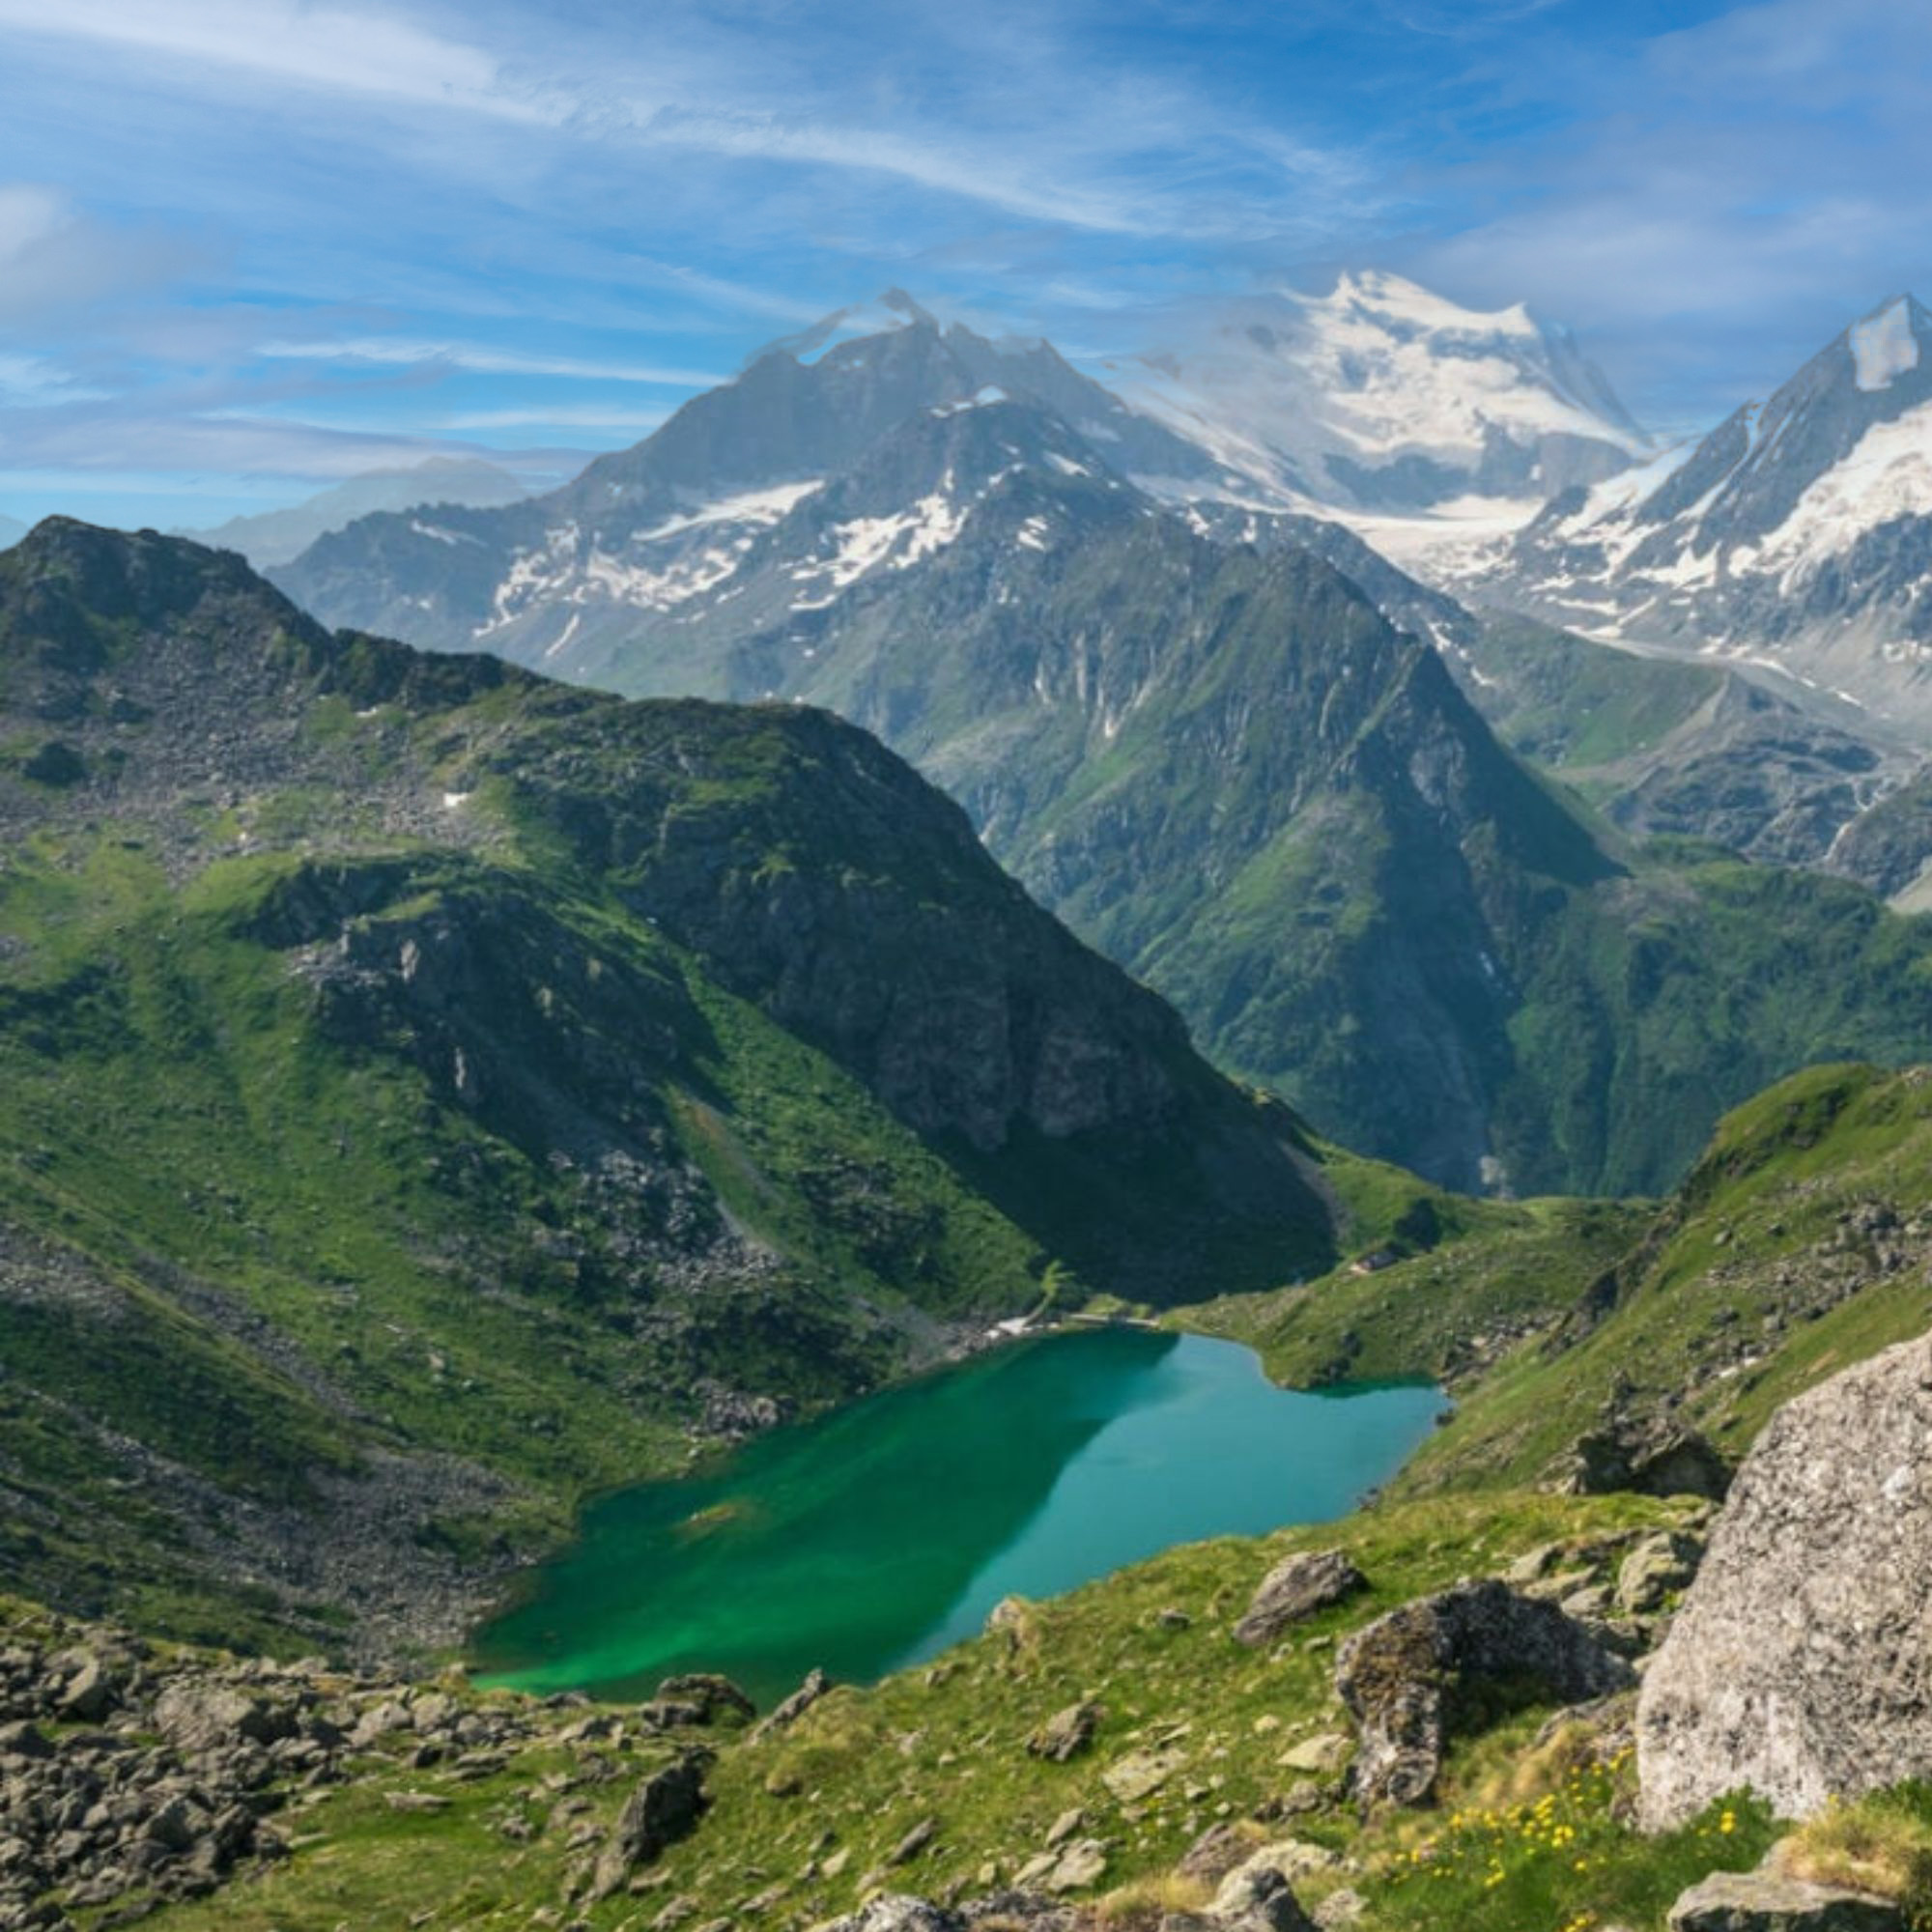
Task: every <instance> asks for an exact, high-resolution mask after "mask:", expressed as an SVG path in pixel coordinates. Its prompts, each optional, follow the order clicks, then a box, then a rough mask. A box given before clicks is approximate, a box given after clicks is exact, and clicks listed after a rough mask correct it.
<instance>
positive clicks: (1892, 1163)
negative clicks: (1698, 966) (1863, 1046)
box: [1179, 1065, 1932, 1494]
mask: <svg viewBox="0 0 1932 1932" xmlns="http://www.w3.org/2000/svg"><path fill="white" fill-rule="evenodd" d="M1380 1172H1381V1171H1378V1170H1373V1169H1370V1170H1367V1173H1368V1174H1369V1175H1370V1176H1372V1177H1374V1176H1378V1175H1379V1174H1380ZM1378 1184H1379V1185H1380V1186H1381V1187H1383V1188H1386V1187H1387V1185H1388V1183H1387V1181H1386V1180H1385V1179H1382V1180H1379V1182H1378ZM1385 1198H1387V1197H1385ZM1423 1199H1426V1197H1425V1196H1420V1195H1418V1196H1417V1200H1418V1201H1420V1200H1423ZM1451 1201H1452V1202H1453V1197H1451ZM1928 1204H1932V1079H1928V1076H1927V1075H1926V1074H1925V1073H1924V1072H1923V1071H1922V1070H1918V1069H1908V1070H1907V1071H1905V1072H1903V1073H1887V1072H1884V1071H1882V1070H1880V1069H1877V1068H1874V1067H1870V1066H1866V1065H1831V1066H1822V1067H1816V1068H1813V1069H1811V1070H1809V1071H1808V1072H1805V1073H1802V1074H1798V1075H1795V1076H1793V1077H1792V1078H1791V1079H1789V1080H1786V1081H1783V1082H1780V1083H1779V1084H1778V1085H1777V1086H1776V1087H1774V1088H1772V1089H1770V1090H1769V1091H1768V1092H1766V1093H1764V1094H1760V1095H1759V1096H1758V1097H1757V1098H1756V1099H1754V1100H1752V1101H1749V1102H1748V1103H1747V1104H1746V1105H1745V1106H1743V1107H1740V1108H1738V1109H1736V1110H1735V1111H1734V1112H1733V1113H1731V1114H1729V1115H1727V1116H1726V1117H1725V1119H1724V1120H1723V1122H1721V1123H1720V1125H1719V1131H1718V1133H1717V1135H1716V1137H1715V1138H1714V1140H1713V1141H1712V1142H1711V1144H1710V1145H1709V1147H1708V1149H1707V1150H1706V1151H1705V1153H1704V1156H1703V1158H1702V1159H1701V1160H1700V1161H1699V1162H1698V1163H1697V1164H1696V1166H1695V1167H1694V1168H1693V1170H1692V1172H1691V1174H1690V1177H1689V1179H1687V1180H1686V1181H1685V1183H1684V1185H1683V1187H1682V1188H1681V1189H1680V1190H1679V1191H1678V1192H1677V1193H1676V1194H1675V1195H1673V1196H1672V1197H1671V1198H1670V1199H1669V1200H1667V1201H1665V1202H1663V1203H1662V1204H1661V1205H1656V1206H1652V1205H1647V1204H1644V1203H1641V1202H1621V1203H1610V1202H1577V1201H1532V1202H1526V1203H1513V1204H1492V1203H1466V1202H1457V1203H1454V1208H1455V1218H1453V1219H1451V1218H1448V1217H1446V1216H1445V1218H1444V1220H1443V1222H1442V1224H1441V1225H1442V1232H1443V1234H1444V1236H1446V1238H1443V1239H1442V1240H1441V1241H1440V1243H1439V1245H1436V1246H1435V1247H1434V1248H1432V1249H1429V1250H1427V1251H1424V1252H1411V1253H1409V1254H1408V1255H1406V1257H1405V1258H1403V1259H1402V1260H1400V1261H1399V1262H1398V1263H1397V1264H1395V1265H1393V1266H1391V1267H1388V1268H1385V1269H1383V1270H1381V1271H1379V1272H1377V1273H1373V1274H1368V1275H1356V1274H1352V1273H1350V1271H1349V1269H1348V1268H1347V1267H1346V1266H1345V1267H1343V1268H1340V1269H1337V1270H1335V1271H1333V1272H1331V1273H1329V1274H1327V1275H1323V1276H1321V1277H1319V1278H1317V1279H1315V1280H1313V1281H1311V1282H1309V1283H1307V1284H1305V1285H1302V1286H1299V1287H1294V1288H1289V1289H1284V1290H1281V1291H1278V1292H1276V1293H1272V1294H1265V1295H1236V1296H1229V1297H1227V1298H1225V1299H1223V1300H1220V1301H1217V1302H1210V1303H1208V1304H1206V1305H1205V1306H1203V1307H1201V1308H1199V1309H1193V1310H1189V1311H1187V1312H1186V1313H1185V1314H1184V1315H1183V1316H1182V1317H1180V1318H1179V1319H1180V1320H1183V1321H1186V1322H1187V1323H1188V1324H1189V1325H1199V1326H1200V1327H1202V1328H1204V1329H1206V1330H1208V1331H1209V1332H1212V1333H1215V1334H1220V1335H1225V1336H1228V1337H1230V1338H1231V1339H1235V1340H1238V1341H1243V1342H1246V1343H1248V1344H1249V1345H1250V1346H1251V1347H1254V1348H1256V1349H1258V1350H1261V1352H1262V1354H1263V1356H1264V1360H1265V1362H1266V1363H1267V1366H1268V1369H1269V1372H1270V1373H1271V1374H1273V1375H1274V1376H1275V1377H1276V1378H1278V1379H1281V1380H1284V1381H1290V1382H1300V1381H1311V1380H1315V1381H1319V1380H1322V1379H1326V1378H1333V1377H1334V1376H1336V1375H1338V1374H1343V1373H1347V1374H1350V1375H1352V1376H1355V1377H1380V1378H1396V1377H1403V1376H1431V1377H1435V1378H1442V1379H1447V1380H1448V1381H1449V1382H1450V1384H1451V1386H1452V1388H1453V1389H1454V1391H1455V1393H1456V1394H1457V1397H1458V1406H1457V1412H1456V1414H1455V1417H1454V1419H1453V1420H1452V1421H1450V1423H1449V1424H1448V1425H1447V1427H1445V1428H1444V1429H1442V1430H1439V1431H1438V1432H1437V1433H1436V1434H1435V1435H1434V1436H1433V1437H1432V1438H1431V1439H1430V1441H1429V1442H1427V1443H1426V1444H1425V1445H1424V1446H1423V1448H1422V1449H1421V1451H1420V1452H1419V1453H1418V1454H1417V1456H1416V1457H1415V1459H1414V1460H1413V1461H1412V1462H1411V1463H1409V1465H1408V1467H1407V1468H1406V1470H1405V1471H1404V1472H1403V1474H1402V1475H1401V1476H1400V1477H1399V1478H1398V1479H1397V1481H1396V1482H1395V1484H1394V1485H1393V1486H1392V1488H1393V1490H1394V1492H1396V1493H1398V1494H1416V1493H1422V1492H1445V1491H1466V1490H1472V1489H1509V1488H1513V1487H1516V1486H1520V1485H1528V1484H1532V1483H1536V1482H1539V1481H1542V1480H1544V1479H1546V1478H1547V1477H1548V1476H1549V1475H1550V1474H1551V1473H1552V1471H1553V1469H1554V1467H1555V1465H1556V1463H1558V1461H1559V1459H1560V1457H1561V1456H1562V1454H1563V1452H1564V1451H1566V1450H1567V1449H1568V1448H1569V1446H1570V1445H1571V1444H1572V1443H1573V1442H1574V1441H1575V1440H1576V1439H1577V1436H1578V1435H1582V1434H1584V1433H1586V1432H1587V1431H1589V1430H1590V1429H1592V1428H1593V1427H1595V1426H1597V1425H1598V1424H1599V1423H1600V1421H1601V1420H1602V1418H1603V1416H1604V1415H1605V1411H1606V1409H1607V1408H1608V1407H1609V1406H1611V1405H1612V1404H1613V1403H1614V1404H1618V1405H1622V1406H1626V1407H1629V1408H1630V1409H1632V1410H1633V1412H1634V1413H1636V1414H1638V1415H1652V1414H1660V1413H1662V1412H1663V1411H1664V1410H1665V1409H1668V1410H1670V1411H1671V1412H1672V1413H1673V1414H1674V1415H1675V1416H1676V1418H1677V1419H1678V1420H1679V1421H1681V1422H1682V1423H1684V1424H1685V1425H1687V1426H1690V1427H1694V1428H1696V1429H1699V1430H1701V1431H1703V1432H1704V1433H1705V1434H1707V1435H1710V1436H1711V1438H1712V1439H1713V1441H1714V1442H1715V1443H1716V1444H1717V1445H1718V1447H1719V1449H1720V1450H1721V1451H1723V1453H1724V1454H1725V1455H1726V1456H1728V1457H1731V1458H1735V1457H1737V1456H1738V1455H1740V1454H1742V1452H1743V1451H1744V1449H1745V1448H1746V1447H1747V1445H1748V1443H1749V1442H1750V1440H1751V1439H1752V1438H1753V1437H1754V1436H1755V1435H1756V1433H1757V1431H1758V1430H1759V1429H1760V1428H1762V1427H1763V1425H1764V1423H1765V1421H1766V1420H1767V1419H1768V1418H1769V1416H1770V1414H1771V1412H1772V1411H1773V1409H1775V1408H1776V1406H1778V1405H1779V1404H1780V1403H1782V1402H1784V1401H1786V1400H1788V1399H1789V1398H1790V1397H1791V1396H1793V1395H1796V1394H1798V1393H1799V1392H1801V1391H1802V1390H1803V1389H1805V1388H1808V1387H1809V1386H1811V1384H1812V1383H1814V1382H1815V1381H1818V1380H1820V1379H1822V1378H1824V1377H1826V1376H1828V1375H1830V1374H1832V1373H1833V1371H1834V1370H1836V1369H1839V1368H1843V1367H1845V1366H1846V1365H1847V1364H1849V1363H1851V1362H1853V1361H1857V1360H1860V1359H1861V1358H1862V1357H1864V1356H1866V1355H1869V1354H1872V1353H1874V1352H1876V1351H1877V1350H1880V1349H1883V1348H1887V1347H1889V1345H1890V1344H1891V1343H1893V1342H1896V1341H1901V1340H1904V1339H1906V1338H1907V1337H1909V1336H1912V1335H1916V1334H1918V1333H1921V1332H1923V1330H1924V1329H1925V1327H1926V1326H1927V1324H1928V1323H1932V1290H1928V1288H1927V1285H1926V1275H1925V1263H1926V1261H1927V1259H1928V1257H1932V1211H1928ZM1406 1211H1407V1212H1408V1213H1409V1214H1411V1215H1413V1214H1415V1213H1416V1212H1418V1211H1420V1210H1419V1209H1418V1208H1415V1207H1413V1206H1411V1207H1410V1208H1408V1209H1407V1210H1406ZM1384 1213H1385V1214H1386V1213H1387V1209H1386V1208H1385V1209H1384Z"/></svg>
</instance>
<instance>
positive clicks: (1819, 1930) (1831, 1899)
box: [1669, 1871, 1905, 1932]
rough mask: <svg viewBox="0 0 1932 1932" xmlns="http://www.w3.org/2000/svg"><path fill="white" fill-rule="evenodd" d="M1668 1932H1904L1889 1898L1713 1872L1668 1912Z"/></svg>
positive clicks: (1768, 1876) (1767, 1875)
mask: <svg viewBox="0 0 1932 1932" xmlns="http://www.w3.org/2000/svg"><path fill="white" fill-rule="evenodd" d="M1669 1923H1670V1932H1904V1926H1905V1918H1904V1916H1903V1915H1902V1914H1901V1913H1900V1911H1899V1909H1898V1907H1897V1906H1895V1905H1894V1904H1892V1903H1891V1901H1890V1900H1889V1899H1884V1898H1872V1897H1869V1896H1867V1895H1866V1894H1865V1893H1864V1892H1861V1891H1841V1890H1839V1889H1837V1888H1836V1887H1833V1886H1823V1885H1806V1884H1804V1882H1803V1881H1802V1880H1799V1879H1791V1878H1782V1877H1780V1876H1778V1875H1777V1874H1776V1873H1775V1872H1764V1871H1754V1872H1713V1873H1712V1874H1711V1876H1710V1877H1709V1878H1707V1879H1705V1880H1703V1881H1702V1883H1700V1884H1698V1885H1693V1886H1692V1887H1691V1888H1690V1890H1689V1891H1687V1892H1685V1893H1684V1894H1683V1896H1682V1897H1680V1898H1679V1899H1678V1901H1677V1903H1676V1904H1675V1905H1673V1906H1672V1907H1671V1908H1670V1920H1669Z"/></svg>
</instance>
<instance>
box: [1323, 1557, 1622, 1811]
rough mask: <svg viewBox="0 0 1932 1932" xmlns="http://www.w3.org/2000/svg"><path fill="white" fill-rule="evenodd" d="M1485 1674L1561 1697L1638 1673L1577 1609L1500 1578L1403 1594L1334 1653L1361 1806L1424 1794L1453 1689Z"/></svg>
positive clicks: (1444, 1737) (1430, 1786)
mask: <svg viewBox="0 0 1932 1932" xmlns="http://www.w3.org/2000/svg"><path fill="white" fill-rule="evenodd" d="M1484 1677H1489V1678H1504V1677H1518V1678H1520V1677H1527V1678H1532V1679H1535V1680H1538V1681H1540V1682H1541V1683H1542V1684H1544V1685H1545V1686H1547V1687H1548V1690H1549V1691H1550V1693H1551V1694H1552V1695H1553V1696H1555V1697H1557V1698H1559V1699H1561V1700H1562V1701H1564V1702H1565V1703H1577V1702H1580V1701H1581V1700H1583V1699H1585V1698H1590V1697H1602V1696H1606V1695H1607V1694H1608V1693H1609V1692H1611V1691H1613V1690H1624V1689H1626V1688H1627V1687H1628V1686H1630V1685H1631V1684H1633V1683H1634V1681H1635V1679H1634V1673H1633V1672H1632V1670H1631V1667H1630V1665H1629V1664H1627V1663H1626V1662H1624V1661H1623V1660H1622V1659H1621V1658H1618V1657H1615V1656H1612V1655H1611V1653H1610V1652H1609V1651H1607V1650H1605V1648H1604V1647H1603V1645H1602V1644H1600V1643H1599V1642H1598V1641H1597V1640H1596V1638H1595V1637H1593V1636H1592V1635H1591V1634H1589V1633H1588V1632H1587V1631H1586V1630H1584V1628H1583V1627H1582V1626H1581V1625H1580V1624H1579V1623H1577V1621H1576V1619H1575V1618H1573V1617H1570V1616H1566V1615H1565V1614H1564V1612H1563V1611H1562V1610H1560V1609H1558V1608H1557V1607H1556V1606H1555V1605H1553V1604H1546V1603H1539V1602H1536V1601H1535V1600H1534V1599H1532V1598H1529V1597H1525V1596H1521V1595H1520V1594H1519V1593H1518V1592H1517V1591H1515V1590H1512V1589H1511V1588H1510V1587H1509V1586H1508V1585H1507V1584H1505V1583H1500V1582H1497V1581H1495V1580H1493V1579H1491V1580H1488V1581H1484V1582H1480V1583H1458V1584H1457V1585H1456V1586H1455V1587H1454V1588H1453V1589H1449V1590H1443V1591H1440V1592H1438V1593H1437V1594H1436V1595H1435V1596H1433V1597H1422V1598H1418V1599H1417V1600H1416V1602H1414V1603H1412V1604H1405V1605H1403V1606H1402V1608H1401V1609H1399V1610H1391V1611H1390V1612H1389V1613H1388V1615H1386V1616H1384V1617H1378V1618H1377V1619H1376V1621H1375V1622H1374V1623H1372V1624H1370V1625H1368V1626H1367V1627H1366V1628H1365V1629H1363V1630H1359V1631H1357V1632H1356V1633H1355V1634H1354V1635H1353V1636H1351V1637H1350V1638H1349V1640H1348V1641H1347V1642H1346V1643H1345V1644H1343V1646H1342V1649H1341V1652H1340V1654H1339V1655H1338V1656H1337V1658H1336V1660H1335V1689H1336V1691H1337V1693H1338V1694H1339V1695H1340V1697H1341V1699H1342V1702H1343V1704H1344V1705H1345V1706H1347V1708H1348V1710H1349V1713H1350V1716H1351V1717H1353V1719H1355V1722H1356V1723H1357V1725H1358V1726H1359V1727H1360V1730H1361V1750H1360V1753H1359V1754H1358V1755H1357V1757H1356V1759H1355V1762H1354V1764H1353V1765H1352V1766H1351V1767H1350V1773H1349V1785H1350V1793H1351V1795H1352V1796H1353V1797H1354V1799H1355V1800H1356V1802H1357V1803H1358V1804H1360V1805H1361V1806H1362V1807H1363V1809H1364V1810H1367V1809H1369V1808H1370V1807H1372V1806H1374V1805H1377V1804H1424V1803H1426V1802H1427V1801H1428V1799H1429V1797H1430V1796H1431V1794H1432V1793H1433V1792H1434V1790H1435V1779H1436V1776H1437V1774H1438V1773H1439V1772H1440V1770H1441V1768H1442V1754H1443V1751H1444V1748H1445V1747H1446V1745H1447V1742H1448V1727H1449V1703H1450V1695H1451V1692H1452V1691H1453V1690H1454V1689H1455V1688H1456V1686H1457V1685H1458V1684H1459V1683H1460V1682H1461V1681H1463V1680H1464V1679H1468V1678H1484Z"/></svg>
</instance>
